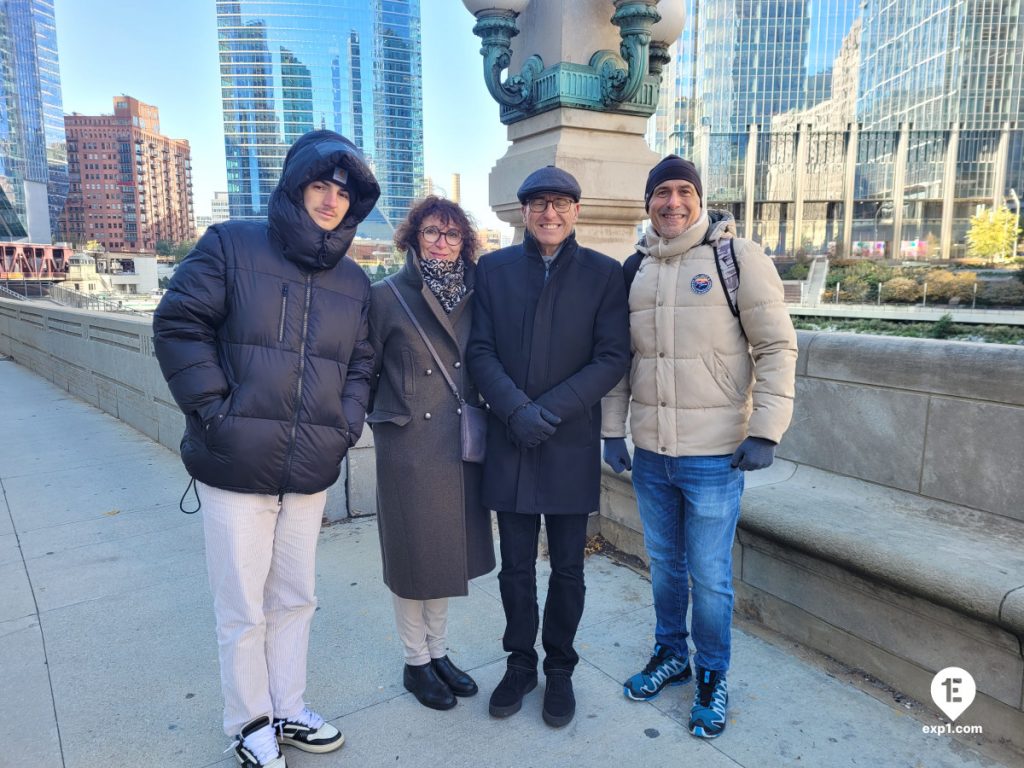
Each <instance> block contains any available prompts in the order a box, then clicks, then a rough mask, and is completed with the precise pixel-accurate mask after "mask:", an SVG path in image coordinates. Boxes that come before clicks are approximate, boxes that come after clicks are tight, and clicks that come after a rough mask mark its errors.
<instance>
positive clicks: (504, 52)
mask: <svg viewBox="0 0 1024 768" xmlns="http://www.w3.org/2000/svg"><path fill="white" fill-rule="evenodd" d="M463 5H464V6H465V7H466V9H467V10H468V11H469V12H470V13H472V14H473V16H474V18H475V19H476V22H475V24H474V26H473V33H474V34H475V35H476V36H477V37H479V38H480V40H481V43H482V45H481V48H480V53H481V56H482V59H483V76H484V83H485V84H486V87H487V90H488V92H489V93H490V94H491V96H492V97H493V98H494V100H495V101H496V102H498V107H499V111H498V115H499V118H500V120H501V122H502V123H504V124H505V125H506V126H508V140H509V147H508V148H507V150H506V152H505V154H504V156H503V157H501V158H499V159H498V161H497V162H496V163H495V165H494V167H493V168H492V169H491V173H490V176H489V190H490V197H489V202H490V205H491V209H492V210H493V211H494V212H495V214H496V215H497V216H498V218H499V219H501V220H502V221H504V222H506V223H508V224H510V225H512V226H513V227H514V228H515V229H516V235H515V239H516V240H518V239H519V238H520V237H522V236H523V232H524V228H523V218H522V206H521V204H520V203H519V200H518V199H517V196H516V190H517V189H518V187H519V185H520V184H521V183H522V180H523V179H524V178H526V176H527V175H528V174H529V173H531V172H533V171H535V170H537V168H539V167H543V166H545V165H557V167H559V168H561V169H563V170H565V171H567V172H569V173H571V174H573V175H574V176H575V177H576V178H577V180H578V181H579V183H580V186H581V187H582V189H583V194H582V197H581V200H580V202H581V203H582V207H581V209H580V213H579V218H578V219H577V220H576V226H575V228H576V234H577V237H578V238H580V241H581V242H584V241H585V242H587V244H588V246H589V247H592V248H596V249H598V250H602V251H603V252H605V253H608V254H610V255H612V256H618V257H622V258H625V256H627V255H628V254H630V253H632V252H633V244H634V243H635V242H636V225H637V222H639V221H640V220H641V219H643V218H644V217H645V215H646V214H645V211H644V204H643V198H642V196H641V195H639V194H638V192H639V190H642V189H643V186H644V180H645V179H646V177H647V174H648V172H649V171H650V169H651V167H652V166H653V165H654V164H655V163H657V162H658V160H659V158H658V156H657V155H656V154H655V153H654V152H653V151H652V150H651V148H650V146H648V144H647V142H646V140H645V135H646V131H647V119H648V118H649V117H650V116H651V115H653V114H654V112H655V110H656V109H657V106H658V96H659V92H660V89H661V79H662V75H663V72H665V71H666V66H667V64H668V63H669V62H670V61H671V58H670V56H669V54H668V49H669V46H670V45H671V44H672V43H674V42H675V41H676V40H677V39H678V38H679V35H680V33H681V32H682V29H683V23H684V21H685V11H684V4H683V3H682V2H681V0H532V1H531V0H463ZM513 39H514V40H515V41H516V49H515V51H513V49H512V41H513ZM595 157H601V158H609V159H610V160H611V161H610V162H594V158H595Z"/></svg>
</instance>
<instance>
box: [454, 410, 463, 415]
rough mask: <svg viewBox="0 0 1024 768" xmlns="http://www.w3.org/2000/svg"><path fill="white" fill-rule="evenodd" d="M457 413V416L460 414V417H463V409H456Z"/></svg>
mask: <svg viewBox="0 0 1024 768" xmlns="http://www.w3.org/2000/svg"><path fill="white" fill-rule="evenodd" d="M455 412H456V413H457V414H459V416H461V415H462V409H461V408H456V409H455Z"/></svg>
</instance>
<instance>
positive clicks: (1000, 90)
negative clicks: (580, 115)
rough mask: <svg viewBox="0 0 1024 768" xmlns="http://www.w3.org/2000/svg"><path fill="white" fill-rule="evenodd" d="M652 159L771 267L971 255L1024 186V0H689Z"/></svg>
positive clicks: (665, 86)
mask: <svg viewBox="0 0 1024 768" xmlns="http://www.w3.org/2000/svg"><path fill="white" fill-rule="evenodd" d="M685 2H687V4H688V7H689V9H690V12H691V15H690V16H689V20H688V22H687V27H686V29H684V32H683V34H682V35H681V37H680V39H679V41H677V43H676V45H675V50H676V51H677V52H678V51H681V53H680V54H679V55H677V56H676V57H675V59H674V62H673V64H672V66H670V67H669V68H668V69H667V72H668V76H667V78H666V81H665V82H664V83H663V87H662V98H661V100H660V104H659V111H658V114H657V117H656V119H655V120H654V122H653V125H652V128H651V131H650V132H649V137H650V139H651V142H652V147H653V148H654V149H655V150H656V151H658V152H660V153H662V154H664V153H666V152H669V151H675V152H679V153H681V154H684V155H687V156H692V158H693V159H694V161H695V162H696V163H697V165H698V168H699V169H700V170H701V173H702V177H703V183H704V190H705V193H706V195H707V201H708V204H709V205H711V206H713V207H719V208H726V209H729V210H730V211H731V212H732V213H733V215H734V216H735V218H736V221H737V227H738V229H739V232H740V235H741V236H745V237H750V238H752V239H754V240H756V241H758V242H759V243H761V245H762V246H763V247H764V248H765V250H766V252H767V253H770V254H771V255H773V256H782V255H784V254H785V255H793V254H797V253H799V252H801V251H802V252H805V253H814V254H822V253H836V254H843V255H847V256H850V255H852V256H865V255H866V256H869V257H872V258H880V257H883V256H886V257H889V258H901V257H902V258H914V259H916V258H927V257H932V256H941V257H943V258H950V257H952V256H961V255H963V251H964V238H965V234H966V232H967V229H968V227H969V225H970V218H971V216H973V215H974V214H975V213H976V212H977V210H978V209H979V207H992V206H998V205H1002V204H1004V202H1006V201H1008V204H1009V205H1011V206H1013V205H1015V206H1016V207H1017V208H1019V206H1020V203H1019V198H1018V194H1019V192H1020V191H1024V190H1022V186H1024V124H1022V117H1024V84H1022V68H1024V0H1007V2H1005V3H1002V4H1001V5H999V6H998V8H995V7H993V6H992V5H991V4H990V3H988V2H987V0H929V3H928V4H927V5H924V4H921V3H917V2H915V0H863V2H862V3H861V4H860V5H859V6H854V5H853V4H851V3H849V2H847V1H846V0H815V1H814V2H812V0H706V1H705V2H702V3H700V4H699V5H698V4H697V3H696V2H695V1H694V0H685Z"/></svg>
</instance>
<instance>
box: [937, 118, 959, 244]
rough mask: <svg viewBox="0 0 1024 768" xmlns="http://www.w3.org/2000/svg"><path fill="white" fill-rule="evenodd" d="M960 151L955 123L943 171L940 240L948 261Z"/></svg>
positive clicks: (947, 142) (957, 128) (957, 125)
mask: <svg viewBox="0 0 1024 768" xmlns="http://www.w3.org/2000/svg"><path fill="white" fill-rule="evenodd" d="M959 151H960V125H959V124H958V123H953V124H952V125H951V126H950V127H949V136H948V138H947V139H946V162H945V165H944V166H943V169H942V224H941V225H940V227H939V239H940V240H941V241H942V242H941V243H940V247H941V249H942V251H941V253H942V258H944V259H948V258H950V256H952V254H953V211H954V209H955V203H956V157H957V154H958V153H959Z"/></svg>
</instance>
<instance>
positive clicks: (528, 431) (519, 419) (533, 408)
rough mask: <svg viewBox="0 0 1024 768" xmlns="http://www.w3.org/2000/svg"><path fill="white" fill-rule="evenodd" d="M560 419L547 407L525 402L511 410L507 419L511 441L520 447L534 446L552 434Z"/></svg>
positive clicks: (560, 421)
mask: <svg viewBox="0 0 1024 768" xmlns="http://www.w3.org/2000/svg"><path fill="white" fill-rule="evenodd" d="M561 423H562V420H561V419H560V418H558V417H557V416H555V414H553V413H552V412H551V411H549V410H548V409H547V408H542V407H541V406H539V405H537V404H536V403H527V404H526V405H524V406H521V407H519V408H517V409H516V410H515V411H513V413H512V415H511V416H510V417H509V420H508V429H509V432H511V435H512V442H513V443H515V444H516V445H517V446H519V447H520V448H536V447H537V446H538V445H540V444H541V443H543V442H544V441H545V440H547V439H548V438H549V437H551V436H552V435H553V434H555V427H557V426H558V425H559V424H561Z"/></svg>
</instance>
